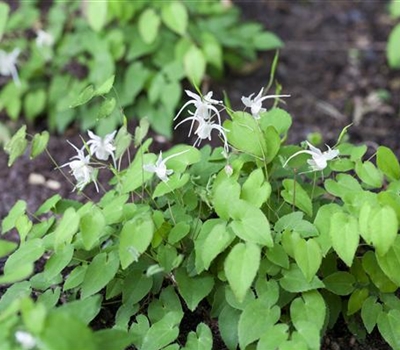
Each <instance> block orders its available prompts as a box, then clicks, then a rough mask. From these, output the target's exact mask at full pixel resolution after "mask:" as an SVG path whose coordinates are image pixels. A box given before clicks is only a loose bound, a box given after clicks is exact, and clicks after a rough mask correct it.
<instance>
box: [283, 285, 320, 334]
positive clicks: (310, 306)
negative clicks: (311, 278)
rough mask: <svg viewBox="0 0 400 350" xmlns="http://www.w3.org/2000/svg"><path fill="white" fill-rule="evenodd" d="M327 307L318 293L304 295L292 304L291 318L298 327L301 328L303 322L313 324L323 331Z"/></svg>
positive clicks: (312, 292)
mask: <svg viewBox="0 0 400 350" xmlns="http://www.w3.org/2000/svg"><path fill="white" fill-rule="evenodd" d="M325 315H326V306H325V301H324V298H323V297H322V296H321V294H319V293H318V291H316V290H313V291H310V292H306V293H302V295H301V297H298V298H296V299H294V300H293V301H292V303H291V304H290V318H291V320H292V322H293V324H294V326H295V327H296V329H299V328H300V326H299V325H300V323H301V322H304V321H306V322H312V323H314V325H315V326H316V327H317V328H318V329H319V330H321V329H322V327H323V326H324V323H325Z"/></svg>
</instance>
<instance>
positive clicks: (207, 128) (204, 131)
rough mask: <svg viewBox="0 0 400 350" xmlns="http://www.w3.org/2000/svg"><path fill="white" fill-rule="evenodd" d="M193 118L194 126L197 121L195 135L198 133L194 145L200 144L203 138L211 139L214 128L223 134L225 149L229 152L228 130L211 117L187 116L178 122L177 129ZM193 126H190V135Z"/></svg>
mask: <svg viewBox="0 0 400 350" xmlns="http://www.w3.org/2000/svg"><path fill="white" fill-rule="evenodd" d="M188 120H191V121H192V126H193V123H194V122H195V121H197V123H198V125H197V129H196V130H195V132H194V133H195V135H197V139H196V141H195V142H194V144H193V146H200V143H201V141H202V140H205V139H208V140H210V141H211V132H212V131H213V130H217V131H218V132H219V135H220V136H222V138H223V140H224V150H225V152H226V153H228V151H229V148H228V140H227V138H226V135H225V132H227V131H228V130H226V129H224V128H223V127H222V126H221V125H219V124H215V122H214V121H213V120H211V119H208V120H205V119H204V118H201V117H199V116H196V115H193V116H192V117H187V118H185V119H184V120H182V121H181V122H180V123H178V124H177V125H176V126H175V129H176V128H177V127H178V126H179V125H181V124H182V123H184V122H186V121H188ZM191 130H192V127H191V128H190V131H189V134H188V136H190V133H191Z"/></svg>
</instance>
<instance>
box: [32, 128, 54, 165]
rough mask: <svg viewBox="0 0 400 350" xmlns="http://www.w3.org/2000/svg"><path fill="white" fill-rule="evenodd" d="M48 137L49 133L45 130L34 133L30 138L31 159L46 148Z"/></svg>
mask: <svg viewBox="0 0 400 350" xmlns="http://www.w3.org/2000/svg"><path fill="white" fill-rule="evenodd" d="M49 139H50V134H49V133H48V132H47V131H46V130H45V131H42V132H41V133H40V134H35V136H34V137H33V140H32V148H31V157H30V158H31V159H34V158H36V157H37V156H38V155H39V154H41V153H42V152H43V151H44V150H45V149H46V147H47V144H48V142H49Z"/></svg>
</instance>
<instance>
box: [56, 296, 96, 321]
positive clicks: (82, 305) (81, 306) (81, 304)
mask: <svg viewBox="0 0 400 350" xmlns="http://www.w3.org/2000/svg"><path fill="white" fill-rule="evenodd" d="M101 302H102V296H101V295H99V294H96V295H92V296H91V297H88V298H86V299H84V300H83V299H79V300H72V301H68V303H65V304H63V305H62V306H60V307H59V308H58V310H60V311H64V312H65V311H66V312H68V313H69V314H70V315H73V316H74V317H76V319H77V320H79V321H82V322H84V323H85V324H88V323H90V322H91V321H92V320H93V319H94V318H95V317H96V316H97V315H98V313H99V312H100V309H101V307H102V304H101Z"/></svg>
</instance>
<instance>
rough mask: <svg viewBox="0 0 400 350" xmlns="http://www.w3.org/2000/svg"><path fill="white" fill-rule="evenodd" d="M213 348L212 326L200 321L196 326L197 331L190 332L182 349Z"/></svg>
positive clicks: (203, 349)
mask: <svg viewBox="0 0 400 350" xmlns="http://www.w3.org/2000/svg"><path fill="white" fill-rule="evenodd" d="M212 348H213V338H212V333H211V330H210V328H209V327H208V326H207V325H206V324H204V323H199V324H198V325H197V327H196V333H195V332H190V333H189V334H188V338H187V341H186V344H185V347H184V348H183V349H182V350H211V349H212Z"/></svg>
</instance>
